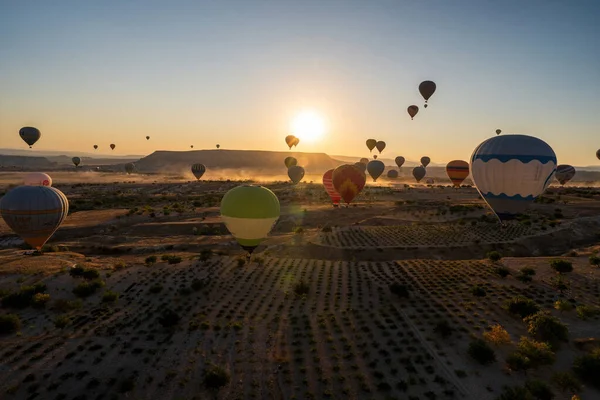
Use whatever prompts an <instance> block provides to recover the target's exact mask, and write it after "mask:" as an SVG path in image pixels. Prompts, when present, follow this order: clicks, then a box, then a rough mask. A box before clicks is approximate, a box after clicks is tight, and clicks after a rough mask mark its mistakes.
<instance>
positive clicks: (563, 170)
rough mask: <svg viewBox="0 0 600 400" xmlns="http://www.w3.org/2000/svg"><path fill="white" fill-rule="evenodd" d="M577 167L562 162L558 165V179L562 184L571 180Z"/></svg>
mask: <svg viewBox="0 0 600 400" xmlns="http://www.w3.org/2000/svg"><path fill="white" fill-rule="evenodd" d="M575 172H576V171H575V168H574V167H573V166H571V165H567V164H561V165H559V166H558V167H556V180H557V181H558V182H560V184H561V185H564V184H565V183H567V182H569V181H570V180H571V179H573V177H574V176H575Z"/></svg>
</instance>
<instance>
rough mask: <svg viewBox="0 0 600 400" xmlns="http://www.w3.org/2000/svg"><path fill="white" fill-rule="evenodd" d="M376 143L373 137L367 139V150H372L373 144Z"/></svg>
mask: <svg viewBox="0 0 600 400" xmlns="http://www.w3.org/2000/svg"><path fill="white" fill-rule="evenodd" d="M376 145H377V140H375V139H367V148H368V149H369V151H373V149H374V148H375V146H376Z"/></svg>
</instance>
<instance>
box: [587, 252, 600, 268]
mask: <svg viewBox="0 0 600 400" xmlns="http://www.w3.org/2000/svg"><path fill="white" fill-rule="evenodd" d="M589 261H590V265H594V266H596V267H600V257H598V256H597V255H595V254H592V255H591V256H590V258H589Z"/></svg>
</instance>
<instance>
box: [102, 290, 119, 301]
mask: <svg viewBox="0 0 600 400" xmlns="http://www.w3.org/2000/svg"><path fill="white" fill-rule="evenodd" d="M118 298H119V293H117V292H113V291H110V290H107V291H106V292H104V294H102V302H103V303H114V302H115V301H117V299H118Z"/></svg>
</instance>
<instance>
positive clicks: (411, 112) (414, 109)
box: [406, 105, 419, 119]
mask: <svg viewBox="0 0 600 400" xmlns="http://www.w3.org/2000/svg"><path fill="white" fill-rule="evenodd" d="M406 111H408V115H410V119H413V118H414V117H415V115H417V113H418V112H419V107H417V106H415V105H412V106H408V108H407V109H406Z"/></svg>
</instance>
